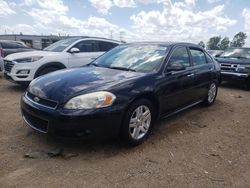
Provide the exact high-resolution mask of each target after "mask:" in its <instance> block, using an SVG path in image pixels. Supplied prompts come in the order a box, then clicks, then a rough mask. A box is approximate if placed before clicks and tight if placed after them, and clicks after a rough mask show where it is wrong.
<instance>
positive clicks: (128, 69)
mask: <svg viewBox="0 0 250 188" xmlns="http://www.w3.org/2000/svg"><path fill="white" fill-rule="evenodd" d="M108 68H110V69H117V70H124V71H132V72H136V70H135V69H131V68H126V67H108Z"/></svg>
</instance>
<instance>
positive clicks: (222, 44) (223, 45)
mask: <svg viewBox="0 0 250 188" xmlns="http://www.w3.org/2000/svg"><path fill="white" fill-rule="evenodd" d="M229 44H230V40H229V38H228V37H224V38H223V39H222V40H221V42H220V44H219V48H220V50H225V49H227V48H228V47H229Z"/></svg>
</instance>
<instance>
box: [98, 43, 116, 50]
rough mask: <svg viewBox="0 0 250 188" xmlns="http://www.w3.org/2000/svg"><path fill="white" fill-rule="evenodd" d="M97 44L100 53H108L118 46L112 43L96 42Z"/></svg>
mask: <svg viewBox="0 0 250 188" xmlns="http://www.w3.org/2000/svg"><path fill="white" fill-rule="evenodd" d="M97 43H98V44H99V50H100V52H106V51H109V50H111V49H112V48H114V47H116V46H118V44H116V43H112V42H105V41H97Z"/></svg>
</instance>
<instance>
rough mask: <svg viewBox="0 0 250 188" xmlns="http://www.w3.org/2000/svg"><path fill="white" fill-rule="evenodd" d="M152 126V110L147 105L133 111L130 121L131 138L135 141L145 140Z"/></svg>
mask: <svg viewBox="0 0 250 188" xmlns="http://www.w3.org/2000/svg"><path fill="white" fill-rule="evenodd" d="M150 124H151V112H150V109H149V108H148V107H147V106H145V105H141V106H139V107H137V108H136V109H135V110H134V111H133V113H132V115H131V118H130V121H129V133H130V136H131V137H132V138H133V139H135V140H139V139H141V138H143V137H144V136H145V135H146V134H147V132H148V130H149V127H150Z"/></svg>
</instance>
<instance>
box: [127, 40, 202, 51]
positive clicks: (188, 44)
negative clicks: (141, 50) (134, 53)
mask: <svg viewBox="0 0 250 188" xmlns="http://www.w3.org/2000/svg"><path fill="white" fill-rule="evenodd" d="M128 44H142V45H143V44H145V45H146V44H152V45H162V46H178V45H184V46H191V47H195V48H200V49H202V47H201V46H200V45H198V44H194V43H188V42H158V41H149V42H133V43H128Z"/></svg>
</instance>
